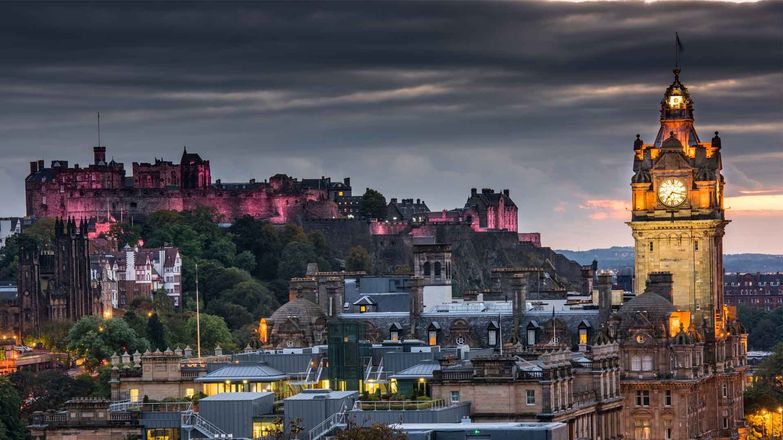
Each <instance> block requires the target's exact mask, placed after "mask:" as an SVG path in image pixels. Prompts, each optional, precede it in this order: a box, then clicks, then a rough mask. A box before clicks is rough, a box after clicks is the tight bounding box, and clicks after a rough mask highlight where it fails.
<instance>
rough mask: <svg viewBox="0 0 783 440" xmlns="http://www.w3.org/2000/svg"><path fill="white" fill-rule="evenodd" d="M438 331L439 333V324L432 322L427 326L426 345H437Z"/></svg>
mask: <svg viewBox="0 0 783 440" xmlns="http://www.w3.org/2000/svg"><path fill="white" fill-rule="evenodd" d="M438 333H440V324H438V323H437V322H433V323H431V324H430V325H429V327H427V345H429V346H431V347H432V346H435V345H438Z"/></svg>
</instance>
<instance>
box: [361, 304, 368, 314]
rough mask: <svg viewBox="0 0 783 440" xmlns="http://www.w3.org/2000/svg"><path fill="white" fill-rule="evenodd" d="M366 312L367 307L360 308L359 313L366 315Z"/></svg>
mask: <svg viewBox="0 0 783 440" xmlns="http://www.w3.org/2000/svg"><path fill="white" fill-rule="evenodd" d="M366 311H367V306H365V305H361V306H359V313H364V312H366Z"/></svg>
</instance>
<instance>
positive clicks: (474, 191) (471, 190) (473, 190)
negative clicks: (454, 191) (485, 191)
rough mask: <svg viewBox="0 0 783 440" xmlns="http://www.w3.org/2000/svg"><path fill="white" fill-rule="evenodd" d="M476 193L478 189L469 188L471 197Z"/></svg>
mask: <svg viewBox="0 0 783 440" xmlns="http://www.w3.org/2000/svg"><path fill="white" fill-rule="evenodd" d="M476 194H478V190H477V189H476V188H471V189H470V196H471V197H475V196H476Z"/></svg>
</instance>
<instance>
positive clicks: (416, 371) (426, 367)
mask: <svg viewBox="0 0 783 440" xmlns="http://www.w3.org/2000/svg"><path fill="white" fill-rule="evenodd" d="M434 371H440V363H438V362H437V361H425V362H422V363H420V364H416V365H414V366H412V367H409V368H406V369H404V370H402V371H400V372H399V373H396V374H393V375H392V378H394V379H418V378H420V377H423V378H425V379H431V378H432V374H433V372H434Z"/></svg>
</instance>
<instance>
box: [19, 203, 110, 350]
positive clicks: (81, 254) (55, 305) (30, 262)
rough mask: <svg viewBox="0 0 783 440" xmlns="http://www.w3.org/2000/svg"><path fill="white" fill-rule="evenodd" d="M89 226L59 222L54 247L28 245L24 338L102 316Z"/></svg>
mask: <svg viewBox="0 0 783 440" xmlns="http://www.w3.org/2000/svg"><path fill="white" fill-rule="evenodd" d="M88 252H89V249H88V245H87V224H86V223H85V222H83V221H82V222H77V221H75V220H73V219H70V220H67V221H64V220H60V219H58V220H57V221H56V222H55V237H54V242H53V243H52V245H51V246H44V247H41V246H35V245H32V244H27V245H24V246H22V247H21V249H20V257H19V273H18V283H17V285H18V286H19V287H18V291H19V296H18V298H17V302H18V303H19V304H18V305H19V313H20V314H21V320H20V321H21V328H20V329H19V331H20V333H21V334H22V335H25V334H27V333H28V332H30V331H35V330H37V329H39V327H40V325H41V324H43V323H45V322H47V321H50V320H53V321H68V322H73V321H76V320H78V319H79V318H81V317H83V316H87V315H101V314H102V313H103V312H104V310H103V309H102V308H103V306H105V304H104V303H103V302H102V301H101V298H100V294H99V292H97V291H96V290H94V289H93V288H92V286H91V283H90V260H89V254H88Z"/></svg>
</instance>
